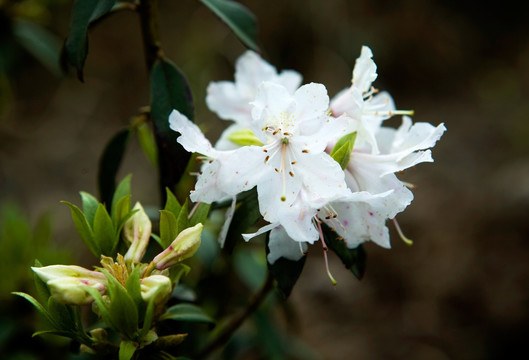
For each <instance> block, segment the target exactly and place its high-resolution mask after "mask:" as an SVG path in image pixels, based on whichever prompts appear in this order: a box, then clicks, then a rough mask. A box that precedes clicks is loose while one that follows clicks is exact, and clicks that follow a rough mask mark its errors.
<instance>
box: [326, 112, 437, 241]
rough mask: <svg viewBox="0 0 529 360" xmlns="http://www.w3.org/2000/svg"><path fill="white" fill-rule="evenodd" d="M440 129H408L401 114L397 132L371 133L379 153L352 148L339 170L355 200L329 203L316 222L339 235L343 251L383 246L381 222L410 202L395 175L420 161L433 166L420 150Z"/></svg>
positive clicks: (408, 121) (386, 234)
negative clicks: (372, 244)
mask: <svg viewBox="0 0 529 360" xmlns="http://www.w3.org/2000/svg"><path fill="white" fill-rule="evenodd" d="M445 130H446V128H445V126H444V125H443V124H440V125H439V126H437V127H434V126H433V125H431V124H428V123H416V124H414V125H413V126H412V122H411V119H410V118H409V117H406V116H404V117H403V121H402V125H401V126H400V127H399V129H397V130H395V129H391V128H387V127H382V128H380V129H379V131H378V132H377V134H376V135H377V136H376V141H377V144H378V145H379V149H380V153H378V154H372V153H370V152H369V151H367V150H366V149H367V148H368V147H367V146H366V147H364V148H363V149H362V147H358V148H357V147H355V148H354V149H353V152H352V154H351V159H350V161H349V164H348V166H347V168H346V169H345V174H346V177H345V179H346V183H347V186H348V187H349V189H350V190H351V191H352V192H353V193H354V194H358V197H357V198H356V199H355V201H337V202H333V203H332V204H331V205H329V206H327V207H325V208H322V209H320V215H319V218H320V219H322V220H324V222H326V223H327V225H329V226H330V227H331V228H333V229H334V230H335V231H336V232H337V233H338V234H339V235H340V236H341V237H343V238H344V239H345V241H346V243H347V246H348V247H349V248H355V247H356V246H358V245H359V244H361V243H363V242H365V241H368V240H372V241H373V242H375V243H377V244H378V245H380V246H382V247H385V248H389V247H390V242H389V232H388V229H387V228H386V226H385V221H386V219H392V218H394V217H395V215H397V214H398V213H399V212H401V211H403V210H404V209H405V208H406V207H407V206H408V205H409V204H410V203H411V201H412V200H413V194H412V193H411V191H410V190H409V189H408V188H407V187H406V186H405V185H404V184H403V183H402V182H401V181H400V180H399V179H397V177H396V176H395V173H396V172H399V171H402V170H405V169H407V168H409V167H411V166H414V165H416V164H418V163H421V162H433V159H432V156H431V151H430V150H426V149H428V148H430V147H433V146H434V145H435V143H436V142H437V140H439V139H440V138H441V136H442V134H443V133H444V131H445ZM360 194H363V195H362V196H360ZM335 215H336V216H335Z"/></svg>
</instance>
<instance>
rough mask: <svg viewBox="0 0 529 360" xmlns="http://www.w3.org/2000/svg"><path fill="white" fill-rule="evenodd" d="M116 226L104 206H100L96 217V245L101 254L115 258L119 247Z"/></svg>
mask: <svg viewBox="0 0 529 360" xmlns="http://www.w3.org/2000/svg"><path fill="white" fill-rule="evenodd" d="M117 240H119V238H117V237H116V234H115V231H114V224H113V223H112V219H111V218H110V215H109V214H108V212H107V209H106V208H105V206H104V205H103V204H99V206H98V207H97V210H96V214H95V217H94V243H95V244H96V246H97V248H98V249H99V254H103V255H106V256H111V257H113V256H114V255H115V254H113V251H114V249H115V248H116V246H117Z"/></svg>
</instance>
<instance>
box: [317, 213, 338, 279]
mask: <svg viewBox="0 0 529 360" xmlns="http://www.w3.org/2000/svg"><path fill="white" fill-rule="evenodd" d="M315 219H316V224H317V225H318V231H319V233H320V240H321V245H322V247H323V257H324V259H325V270H327V276H328V277H329V279H330V280H331V284H332V285H333V286H336V284H338V283H337V282H336V280H335V279H334V277H333V276H332V274H331V270H330V269H329V259H328V258H327V251H328V250H329V248H328V247H327V244H325V239H324V238H323V230H322V229H321V223H320V221H319V219H318V215H316V216H315Z"/></svg>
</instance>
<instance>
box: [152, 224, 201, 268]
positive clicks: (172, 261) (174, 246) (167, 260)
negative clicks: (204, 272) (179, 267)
mask: <svg viewBox="0 0 529 360" xmlns="http://www.w3.org/2000/svg"><path fill="white" fill-rule="evenodd" d="M203 227H204V226H203V225H202V224H201V223H198V224H196V225H195V226H193V227H190V228H187V229H184V230H183V231H182V232H180V234H178V236H177V237H176V239H175V240H174V241H173V242H172V243H171V245H169V247H168V248H167V249H165V250H164V251H162V252H161V253H159V254H158V255H156V257H155V258H154V259H153V261H152V262H153V263H154V266H155V267H156V269H158V270H163V269H167V268H169V267H171V266H173V265H176V264H178V263H179V262H181V261H183V260H185V259H187V258H189V257H191V256H193V255H194V254H195V253H196V252H197V250H198V248H199V247H200V236H201V234H202V228H203Z"/></svg>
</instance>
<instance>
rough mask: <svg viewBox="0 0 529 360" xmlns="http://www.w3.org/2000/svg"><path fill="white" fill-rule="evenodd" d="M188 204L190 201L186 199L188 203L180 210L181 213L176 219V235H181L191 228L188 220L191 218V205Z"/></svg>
mask: <svg viewBox="0 0 529 360" xmlns="http://www.w3.org/2000/svg"><path fill="white" fill-rule="evenodd" d="M188 203H189V202H188V199H186V201H185V202H184V204H183V205H182V207H181V208H180V213H179V214H178V217H177V219H176V223H177V232H176V235H178V234H180V232H181V231H182V230H184V229H187V228H188V227H189V219H188V218H189V205H188ZM173 240H174V239H173Z"/></svg>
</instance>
